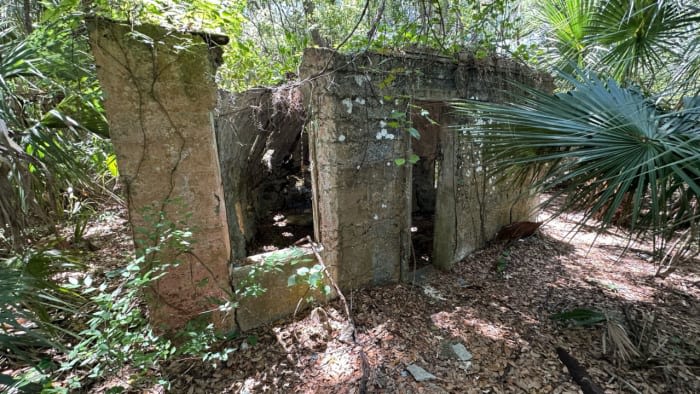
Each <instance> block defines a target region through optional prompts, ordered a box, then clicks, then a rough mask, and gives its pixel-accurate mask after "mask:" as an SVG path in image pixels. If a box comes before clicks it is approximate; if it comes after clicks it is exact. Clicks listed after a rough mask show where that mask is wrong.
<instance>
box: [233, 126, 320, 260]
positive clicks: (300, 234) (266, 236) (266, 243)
mask: <svg viewBox="0 0 700 394" xmlns="http://www.w3.org/2000/svg"><path fill="white" fill-rule="evenodd" d="M284 148H285V149H284V150H285V152H279V151H278V152H269V151H268V152H266V154H265V155H263V160H266V157H269V156H279V155H283V159H282V160H281V161H280V162H279V163H278V164H277V165H276V166H274V167H269V168H268V169H267V171H265V173H264V174H263V177H262V179H260V180H259V183H258V185H257V186H256V187H255V188H254V190H253V196H254V197H253V198H254V201H255V202H254V209H255V217H256V223H255V233H254V235H253V237H252V238H251V239H250V240H249V241H248V244H247V246H246V250H247V253H248V255H255V254H260V253H265V252H271V251H274V250H279V249H284V248H288V247H290V246H293V245H294V244H295V243H296V242H297V241H299V240H301V239H302V238H305V237H307V236H311V237H312V238H313V235H314V223H313V214H312V210H311V201H312V192H311V173H310V171H309V154H308V137H307V135H306V133H302V132H301V130H300V131H299V135H298V138H296V139H295V140H294V142H293V143H292V144H291V145H290V146H285V147H284Z"/></svg>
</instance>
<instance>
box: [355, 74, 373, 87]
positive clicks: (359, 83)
mask: <svg viewBox="0 0 700 394" xmlns="http://www.w3.org/2000/svg"><path fill="white" fill-rule="evenodd" d="M354 78H355V83H356V84H357V86H360V87H361V86H362V85H364V83H365V82H369V80H370V79H369V76H368V75H355V76H354Z"/></svg>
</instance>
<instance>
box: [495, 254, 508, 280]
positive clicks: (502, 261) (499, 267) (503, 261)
mask: <svg viewBox="0 0 700 394" xmlns="http://www.w3.org/2000/svg"><path fill="white" fill-rule="evenodd" d="M509 257H510V250H509V249H507V248H506V249H505V250H504V251H503V252H501V255H500V256H498V260H496V272H497V273H498V274H499V275H501V276H504V275H505V274H506V269H508V263H509V262H510V259H509Z"/></svg>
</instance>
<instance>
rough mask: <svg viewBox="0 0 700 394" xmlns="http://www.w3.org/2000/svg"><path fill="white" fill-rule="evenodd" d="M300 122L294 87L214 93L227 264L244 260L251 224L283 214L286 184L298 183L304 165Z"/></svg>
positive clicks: (300, 109) (252, 232) (301, 114)
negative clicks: (227, 235) (228, 246)
mask: <svg viewBox="0 0 700 394" xmlns="http://www.w3.org/2000/svg"><path fill="white" fill-rule="evenodd" d="M305 120H306V118H305V112H304V108H303V106H302V99H301V92H300V90H299V88H298V87H294V86H280V87H276V88H257V89H251V90H248V91H246V92H243V93H236V94H233V93H229V92H225V91H220V92H219V100H218V104H217V108H216V116H215V125H216V139H217V145H218V152H219V163H220V168H221V173H222V177H223V184H224V196H225V201H226V207H227V213H228V225H229V231H230V238H231V245H232V247H233V254H232V260H233V261H237V260H240V259H242V258H244V257H245V256H247V255H248V253H246V251H247V246H246V245H247V243H248V242H249V241H251V239H252V238H253V237H254V236H255V231H256V223H258V222H259V220H261V219H262V218H263V216H264V215H267V214H269V212H270V211H271V210H278V209H282V208H288V205H290V204H288V202H289V201H287V200H290V199H291V198H292V197H293V194H294V193H295V192H297V190H296V188H295V187H294V186H293V185H290V181H292V182H294V179H292V178H298V179H301V177H302V175H301V173H302V172H303V167H304V165H305V164H304V161H303V160H304V153H305V152H304V150H305V148H304V144H303V141H302V130H303V127H304V122H305ZM306 153H307V159H308V152H306ZM302 187H303V186H302ZM268 220H269V218H268Z"/></svg>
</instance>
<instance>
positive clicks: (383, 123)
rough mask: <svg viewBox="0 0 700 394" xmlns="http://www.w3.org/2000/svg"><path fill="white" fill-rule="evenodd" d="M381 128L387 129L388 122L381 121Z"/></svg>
mask: <svg viewBox="0 0 700 394" xmlns="http://www.w3.org/2000/svg"><path fill="white" fill-rule="evenodd" d="M379 127H381V128H385V127H386V122H385V121H383V120H380V121H379Z"/></svg>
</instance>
